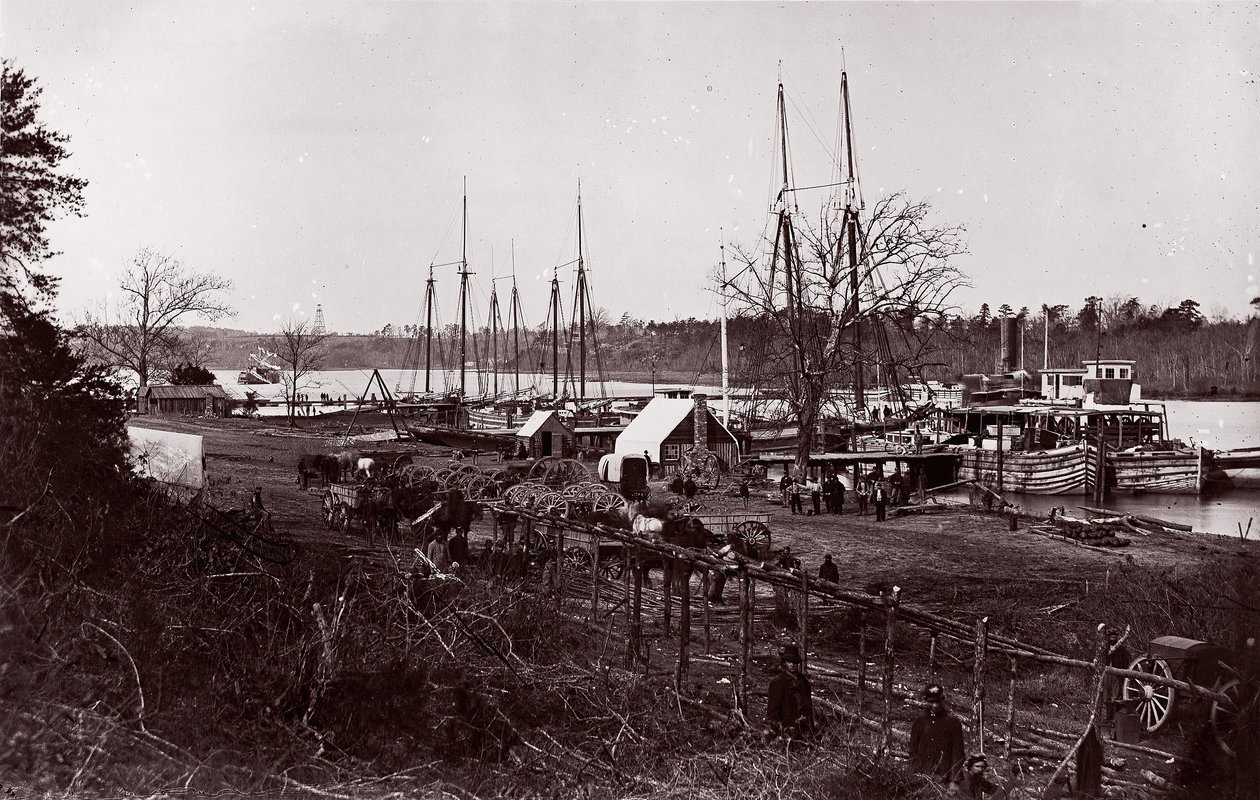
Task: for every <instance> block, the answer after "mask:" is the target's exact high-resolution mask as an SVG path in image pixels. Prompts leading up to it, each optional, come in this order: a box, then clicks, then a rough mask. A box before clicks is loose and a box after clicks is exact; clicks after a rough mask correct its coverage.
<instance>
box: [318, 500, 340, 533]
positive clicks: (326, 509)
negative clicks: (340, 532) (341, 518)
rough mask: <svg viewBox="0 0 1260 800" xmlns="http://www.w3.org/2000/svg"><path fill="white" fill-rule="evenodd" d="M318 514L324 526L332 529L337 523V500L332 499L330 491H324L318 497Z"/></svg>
mask: <svg viewBox="0 0 1260 800" xmlns="http://www.w3.org/2000/svg"><path fill="white" fill-rule="evenodd" d="M319 515H320V517H322V518H323V520H324V527H325V528H327V529H328V530H332V527H333V525H335V524H336V523H337V501H336V500H334V499H333V496H332V492H324V496H323V497H322V498H321V499H320V507H319Z"/></svg>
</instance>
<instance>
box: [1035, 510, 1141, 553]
mask: <svg viewBox="0 0 1260 800" xmlns="http://www.w3.org/2000/svg"><path fill="white" fill-rule="evenodd" d="M1031 529H1032V530H1033V531H1035V532H1037V533H1040V534H1044V535H1050V536H1054V537H1057V538H1062V539H1071V540H1073V541H1075V542H1077V543H1079V544H1082V545H1086V546H1089V547H1128V546H1129V542H1130V540H1129V539H1128V538H1126V537H1124V536H1120V535H1119V534H1121V533H1132V532H1133V529H1132V527H1131V526H1130V525H1129V524H1128V523H1127V522H1126V520H1125V518H1124V517H1095V518H1091V519H1083V518H1081V517H1072V516H1068V515H1067V514H1064V513H1063V511H1062V509H1059V508H1056V509H1053V510H1052V511H1051V512H1050V520H1049V521H1048V522H1046V523H1044V524H1040V525H1034V526H1032V528H1031Z"/></svg>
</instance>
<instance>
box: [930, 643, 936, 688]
mask: <svg viewBox="0 0 1260 800" xmlns="http://www.w3.org/2000/svg"><path fill="white" fill-rule="evenodd" d="M928 683H936V631H932V641H931V643H930V644H928Z"/></svg>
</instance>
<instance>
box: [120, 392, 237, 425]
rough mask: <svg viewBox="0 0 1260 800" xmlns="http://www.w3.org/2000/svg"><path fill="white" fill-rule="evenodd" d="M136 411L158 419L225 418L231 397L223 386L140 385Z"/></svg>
mask: <svg viewBox="0 0 1260 800" xmlns="http://www.w3.org/2000/svg"><path fill="white" fill-rule="evenodd" d="M136 411H137V412H138V413H140V414H149V415H151V416H156V417H226V416H227V414H228V395H227V392H225V391H223V387H221V386H217V385H214V384H211V385H209V386H141V387H140V392H139V393H138V394H137V396H136Z"/></svg>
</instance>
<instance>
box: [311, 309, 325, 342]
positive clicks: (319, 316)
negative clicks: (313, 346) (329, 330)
mask: <svg viewBox="0 0 1260 800" xmlns="http://www.w3.org/2000/svg"><path fill="white" fill-rule="evenodd" d="M311 333H312V334H314V335H315V336H323V335H324V333H325V331H324V306H323V305H321V304H317V305H316V306H315V324H314V325H312V326H311Z"/></svg>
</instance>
